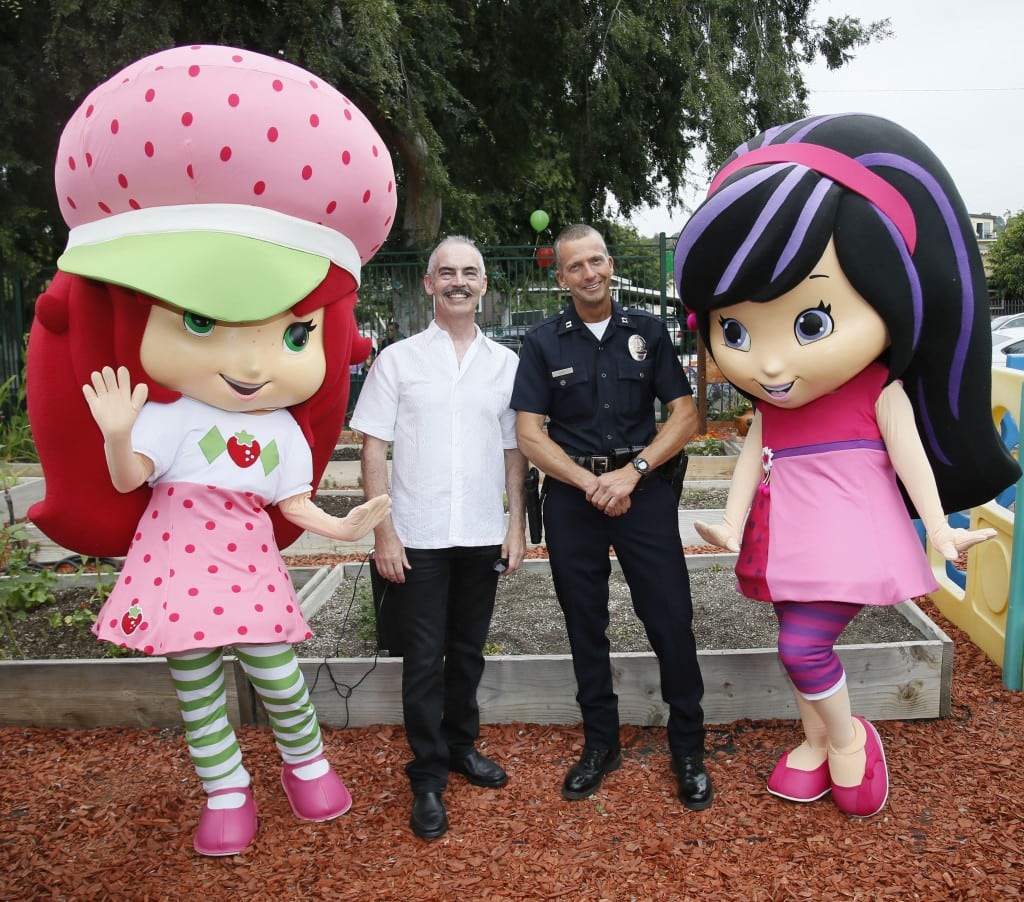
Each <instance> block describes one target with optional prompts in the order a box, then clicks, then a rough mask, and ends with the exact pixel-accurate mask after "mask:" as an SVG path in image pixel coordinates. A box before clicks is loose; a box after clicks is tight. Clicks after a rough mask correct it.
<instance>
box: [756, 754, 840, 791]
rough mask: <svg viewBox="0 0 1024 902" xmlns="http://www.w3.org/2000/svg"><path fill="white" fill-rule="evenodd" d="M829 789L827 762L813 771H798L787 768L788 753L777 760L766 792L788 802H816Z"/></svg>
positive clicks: (830, 786) (830, 780) (830, 784)
mask: <svg viewBox="0 0 1024 902" xmlns="http://www.w3.org/2000/svg"><path fill="white" fill-rule="evenodd" d="M831 788H832V778H831V777H830V776H829V773H828V761H827V760H826V761H822V762H821V764H820V765H819V766H818V767H816V768H814V770H799V769H798V768H795V767H790V766H789V752H786V753H785V754H783V756H782V757H781V758H779V763H778V764H776V765H775V770H773V771H772V772H771V776H769V777H768V792H770V793H771V794H772V795H776V796H778V797H779V798H780V799H788V800H789V801H790V802H814V801H817V800H818V799H820V798H821V797H822V796H823V795H825V794H826V793H827V792H828V791H829V790H830V789H831Z"/></svg>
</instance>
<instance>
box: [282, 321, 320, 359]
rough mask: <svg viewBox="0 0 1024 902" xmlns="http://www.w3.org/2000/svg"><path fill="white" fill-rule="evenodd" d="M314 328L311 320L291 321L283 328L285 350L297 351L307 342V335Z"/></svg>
mask: <svg viewBox="0 0 1024 902" xmlns="http://www.w3.org/2000/svg"><path fill="white" fill-rule="evenodd" d="M315 328H316V326H315V325H314V324H313V321H312V320H310V321H309V322H307V323H292V324H291V325H290V326H289V327H288V328H287V329H285V330H284V346H285V348H286V349H287V350H289V351H291V352H293V353H298V352H299V351H301V350H302V349H303V348H304V347H306V345H307V344H309V335H310V333H311V332H312V331H313V330H314V329H315Z"/></svg>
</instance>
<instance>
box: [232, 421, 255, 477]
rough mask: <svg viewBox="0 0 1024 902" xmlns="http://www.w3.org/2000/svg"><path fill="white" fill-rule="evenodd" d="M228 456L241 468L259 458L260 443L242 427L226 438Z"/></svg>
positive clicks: (249, 465) (250, 464) (248, 465)
mask: <svg viewBox="0 0 1024 902" xmlns="http://www.w3.org/2000/svg"><path fill="white" fill-rule="evenodd" d="M228 456H229V457H230V458H231V459H232V460H233V461H234V462H235V463H236V464H237V465H238V466H240V467H242V468H243V469H244V468H246V467H251V466H252V465H253V464H254V463H256V461H258V460H259V459H260V443H259V442H258V441H256V437H255V436H254V435H250V434H249V433H248V432H246V431H245V430H244V429H243V430H242V431H241V432H236V433H235V434H234V435H233V436H231V438H229V439H228Z"/></svg>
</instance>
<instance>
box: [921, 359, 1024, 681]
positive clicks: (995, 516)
mask: <svg viewBox="0 0 1024 902" xmlns="http://www.w3.org/2000/svg"><path fill="white" fill-rule="evenodd" d="M1009 365H1010V367H1012V368H1011V369H1007V368H1004V367H995V368H994V369H993V370H992V419H993V422H995V423H996V425H997V426H998V428H999V430H1000V433H1001V434H1002V436H1003V440H1004V441H1005V442H1006V444H1007V447H1009V448H1010V450H1011V452H1012V453H1013V455H1014V457H1017V456H1018V454H1019V444H1020V433H1021V424H1022V423H1024V392H1022V390H1024V356H1021V357H1011V358H1009ZM1018 508H1019V509H1021V510H1024V478H1022V479H1021V480H1019V481H1018V483H1017V484H1016V486H1011V487H1010V488H1008V489H1007V490H1006V491H1005V492H1003V493H1002V494H1001V495H1000V496H999V497H997V498H995V499H993V500H992V501H989V502H987V503H986V504H983V505H981V506H980V507H975V508H971V509H970V510H969V511H963V512H960V513H957V514H952V515H951V516H950V518H949V519H950V522H951V523H952V525H953V526H963V527H966V528H970V529H984V528H991V529H994V530H996V532H997V535H996V537H995V538H993V539H990V540H989V541H988V542H983V543H982V544H980V545H976V546H974V547H973V548H972V549H971V550H970V551H969V552H968V554H967V569H966V571H964V570H958V569H957V568H956V567H954V566H953V565H952V564H950V563H948V562H947V561H946V560H945V558H943V557H942V555H941V554H939V553H938V552H937V551H936V550H935V549H934V548H932V547H931V545H930V544H928V543H926V548H927V552H928V559H929V561H930V562H931V564H932V569H933V570H934V572H935V578H936V580H937V581H938V583H939V588H938V590H937V591H936V592H933V593H932V595H931V596H930V598H931V599H932V601H934V602H935V605H936V607H938V609H939V610H940V611H941V612H942V613H943V615H944V616H946V617H948V618H949V619H950V620H951V621H952V622H953V623H955V624H956V625H957V626H958V627H960V628H961V629H962V630H964V631H965V632H966V633H967V634H968V635H969V636H970V637H971V640H972V641H973V642H974V643H975V644H976V645H977V646H978V647H979V648H981V649H982V651H984V652H985V654H986V655H988V656H989V658H991V659H992V660H993V661H994V662H995V663H996V664H998V665H999V666H1000V667H1002V669H1003V685H1004V686H1006V688H1007V689H1022V688H1024V529H1020V530H1017V531H1016V532H1014V529H1013V519H1014V511H1015V510H1016V509H1018ZM919 532H920V533H921V535H922V539H923V537H924V534H923V530H922V529H921V528H920V527H919Z"/></svg>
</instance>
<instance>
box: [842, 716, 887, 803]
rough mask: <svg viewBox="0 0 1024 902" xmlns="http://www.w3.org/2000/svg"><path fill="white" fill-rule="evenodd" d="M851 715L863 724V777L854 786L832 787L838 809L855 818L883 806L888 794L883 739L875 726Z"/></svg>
mask: <svg viewBox="0 0 1024 902" xmlns="http://www.w3.org/2000/svg"><path fill="white" fill-rule="evenodd" d="M854 717H855V718H856V719H857V720H859V721H860V722H861V723H862V724H863V725H864V732H865V733H866V734H867V742H866V743H865V745H864V756H865V758H866V759H867V761H866V764H865V766H864V779H863V780H861V782H860V783H859V784H858V785H857V786H836V785H835V784H833V786H832V799H833V801H834V802H835V803H836V806H837V807H838V808H839V810H840V811H843V812H845V813H846V814H852V815H853V816H854V817H871V815H873V814H878V812H879V811H881V810H882V809H883V808H884V807H885V800H886V799H887V798H888V797H889V771H888V770H887V768H886V766H885V752H884V751H883V750H882V740H881V738H880V737H879V735H878V731H877V730H876V729H875V728H874V726H873V725H872V724H871V723H870V722H869V721H867V720H865V719H864V718H863V717H858V716H857V715H854Z"/></svg>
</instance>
